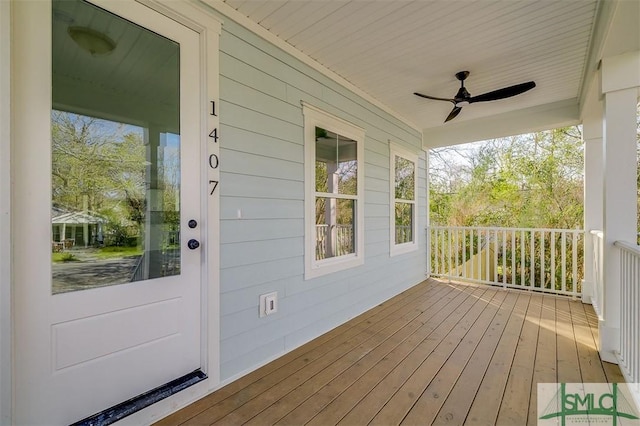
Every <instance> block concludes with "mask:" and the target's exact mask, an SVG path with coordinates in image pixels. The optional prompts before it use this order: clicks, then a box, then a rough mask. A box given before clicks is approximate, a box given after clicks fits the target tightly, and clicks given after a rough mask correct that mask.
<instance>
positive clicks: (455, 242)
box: [453, 228, 460, 275]
mask: <svg viewBox="0 0 640 426" xmlns="http://www.w3.org/2000/svg"><path fill="white" fill-rule="evenodd" d="M453 232H454V234H453V240H454V244H455V246H456V248H455V250H454V251H453V253H454V256H455V257H456V262H455V265H456V269H455V271H456V275H457V273H458V263H459V262H458V258H459V257H460V247H459V241H458V233H459V232H458V229H457V228H456V229H454V230H453Z"/></svg>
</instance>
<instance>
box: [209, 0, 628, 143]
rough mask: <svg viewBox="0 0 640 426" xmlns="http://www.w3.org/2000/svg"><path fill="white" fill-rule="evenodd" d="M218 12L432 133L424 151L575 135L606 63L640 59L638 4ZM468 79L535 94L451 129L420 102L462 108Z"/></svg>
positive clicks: (262, 3) (473, 114) (309, 0)
mask: <svg viewBox="0 0 640 426" xmlns="http://www.w3.org/2000/svg"><path fill="white" fill-rule="evenodd" d="M205 1H206V0H205ZM214 2H215V3H216V4H217V5H218V6H219V8H220V9H221V11H223V12H224V13H226V14H227V15H229V16H230V17H231V18H233V19H236V20H240V21H243V22H244V23H245V24H246V23H247V22H249V23H251V24H254V27H255V29H258V30H259V31H263V32H264V31H267V32H268V33H269V35H271V36H275V37H277V38H278V39H280V40H281V41H282V42H284V43H285V44H286V45H287V47H293V48H295V49H296V50H298V51H300V52H302V53H303V54H304V55H305V56H307V57H308V58H311V59H312V60H313V61H316V62H317V63H318V64H320V66H321V68H322V69H324V70H329V71H331V72H333V73H335V74H337V75H338V76H339V77H340V78H342V79H343V81H345V80H346V81H347V82H348V83H350V84H352V85H353V86H355V87H357V88H358V89H360V90H362V91H363V92H365V93H366V94H368V95H369V96H370V97H371V98H373V99H375V100H376V101H377V102H378V103H379V105H382V106H383V107H385V108H386V109H387V110H388V111H391V112H392V113H394V114H395V115H396V116H397V117H400V118H401V119H403V120H404V121H405V122H407V123H408V124H411V125H412V126H413V127H415V128H416V129H419V130H421V131H423V133H424V146H425V148H427V147H434V146H442V145H451V144H455V143H464V142H469V141H474V140H482V139H487V138H493V137H500V136H506V135H511V134H518V133H525V132H528V131H534V130H541V129H548V128H553V127H557V126H562V125H569V124H575V123H577V122H579V120H580V118H579V117H580V105H581V103H582V102H583V99H584V97H585V96H586V91H587V88H588V87H589V85H590V84H591V82H592V80H593V77H594V76H595V75H596V73H595V72H596V70H597V68H598V63H599V61H600V59H601V58H602V57H604V56H613V55H617V54H620V53H624V52H627V51H635V50H638V49H639V48H640V28H639V27H640V25H639V22H640V7H639V4H640V2H639V1H637V0H414V1H410V0H397V1H391V0H335V1H325V0H224V2H220V1H216V0H214ZM462 70H468V71H470V73H471V74H470V76H469V77H468V79H467V80H466V84H465V85H466V87H467V89H468V90H469V92H471V95H478V94H482V93H485V92H490V91H493V90H496V89H500V88H502V87H506V86H511V85H515V84H519V83H522V82H526V81H530V80H533V81H535V82H536V85H537V87H536V88H534V89H533V90H530V91H529V92H526V93H524V94H522V95H519V96H516V97H512V98H508V99H503V100H499V101H493V102H482V103H475V104H471V105H468V106H466V107H464V108H463V110H462V112H461V113H460V115H459V116H458V117H457V118H455V119H454V120H453V121H450V122H449V123H446V124H444V123H443V122H444V119H445V118H446V117H447V115H448V114H449V111H451V108H452V104H451V103H449V102H442V101H434V100H427V99H421V98H418V97H416V96H415V95H413V92H416V91H418V92H421V93H425V94H429V95H432V96H437V97H445V98H452V97H453V96H454V95H455V93H456V91H457V90H458V88H459V82H458V81H457V80H456V78H455V76H454V75H455V73H456V72H458V71H462Z"/></svg>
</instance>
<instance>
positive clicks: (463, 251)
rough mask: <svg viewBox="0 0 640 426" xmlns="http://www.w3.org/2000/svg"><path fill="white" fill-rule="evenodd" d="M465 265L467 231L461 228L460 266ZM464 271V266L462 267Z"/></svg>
mask: <svg viewBox="0 0 640 426" xmlns="http://www.w3.org/2000/svg"><path fill="white" fill-rule="evenodd" d="M466 263H467V231H466V230H465V229H464V228H462V265H465V264H466ZM463 269H464V266H463Z"/></svg>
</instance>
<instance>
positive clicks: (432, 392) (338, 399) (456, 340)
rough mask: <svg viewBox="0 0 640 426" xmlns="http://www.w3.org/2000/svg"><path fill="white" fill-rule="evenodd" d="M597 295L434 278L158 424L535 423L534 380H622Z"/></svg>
mask: <svg viewBox="0 0 640 426" xmlns="http://www.w3.org/2000/svg"><path fill="white" fill-rule="evenodd" d="M596 342H597V318H596V316H595V314H594V312H593V310H592V309H591V307H590V306H589V305H583V304H582V303H580V302H579V301H571V300H570V299H567V298H560V297H555V296H550V295H541V294H537V293H531V292H520V291H505V290H502V289H499V288H494V287H487V286H473V285H461V284H448V283H444V282H439V281H436V280H427V281H425V282H423V283H421V284H419V285H417V286H415V287H413V288H411V289H409V290H407V291H405V292H403V293H402V294H400V295H398V296H396V297H394V298H393V299H391V300H389V301H387V302H385V303H383V304H382V305H380V306H378V307H376V308H374V309H372V310H370V311H368V312H366V313H364V314H362V315H360V316H358V317H357V318H354V319H353V320H351V321H349V322H348V323H345V324H343V325H342V326H340V327H338V328H336V329H334V330H332V331H331V332H329V333H327V334H325V335H323V336H321V337H319V338H317V339H315V340H313V341H311V342H309V343H308V344H306V345H304V346H302V347H300V348H298V349H296V350H295V351H293V352H291V353H288V354H286V355H284V356H283V357H281V358H279V359H277V360H276V361H273V362H271V363H270V364H267V365H265V366H264V367H262V368H260V369H258V370H256V371H254V372H253V373H251V374H249V375H247V376H245V377H242V378H241V379H239V380H237V381H235V382H233V383H231V384H229V385H227V386H225V387H224V388H222V389H220V390H218V391H216V392H214V393H212V394H210V395H208V396H207V397H205V398H203V399H201V400H199V401H197V402H195V403H194V404H192V405H190V406H188V407H186V408H185V409H183V410H181V411H178V412H176V413H174V414H172V415H171V416H169V417H167V418H165V419H163V420H161V421H160V422H159V423H158V425H209V424H216V425H218V424H220V425H240V424H251V425H270V424H281V425H306V424H308V425H333V424H341V425H365V424H374V425H395V424H401V423H402V424H410V425H429V424H449V425H456V424H469V425H472V424H477V425H493V424H502V425H525V424H536V418H537V416H536V404H537V399H536V387H537V386H536V384H537V383H538V382H540V383H544V382H623V381H624V379H623V377H622V375H621V374H620V370H619V369H618V367H617V366H616V365H613V364H608V363H603V362H601V360H600V357H599V356H598V352H597V349H596Z"/></svg>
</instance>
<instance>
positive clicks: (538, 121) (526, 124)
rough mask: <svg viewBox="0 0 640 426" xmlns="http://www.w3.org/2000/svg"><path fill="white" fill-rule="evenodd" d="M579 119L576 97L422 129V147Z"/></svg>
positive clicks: (569, 123) (533, 129)
mask: <svg viewBox="0 0 640 426" xmlns="http://www.w3.org/2000/svg"><path fill="white" fill-rule="evenodd" d="M578 123H580V114H579V108H578V101H577V99H569V100H566V101H560V102H555V103H552V104H545V105H538V106H535V107H531V108H525V109H521V110H517V111H509V112H506V113H503V114H498V115H494V116H491V117H482V118H478V119H475V120H468V121H461V122H458V123H448V124H444V125H442V126H438V127H433V128H429V129H424V130H423V140H422V147H423V149H425V150H427V149H431V148H438V147H442V146H451V145H459V144H463V143H468V142H477V141H483V140H488V139H496V138H502V137H507V136H513V135H521V134H524V133H531V132H537V131H541V130H549V129H555V128H558V127H565V126H573V125H575V124H578Z"/></svg>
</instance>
